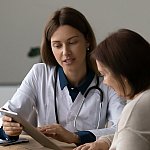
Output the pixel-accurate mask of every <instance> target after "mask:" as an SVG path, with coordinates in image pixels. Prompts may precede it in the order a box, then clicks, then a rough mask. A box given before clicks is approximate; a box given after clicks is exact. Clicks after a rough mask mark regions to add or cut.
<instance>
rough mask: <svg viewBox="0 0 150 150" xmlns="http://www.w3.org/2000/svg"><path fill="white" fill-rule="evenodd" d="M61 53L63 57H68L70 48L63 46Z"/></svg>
mask: <svg viewBox="0 0 150 150" xmlns="http://www.w3.org/2000/svg"><path fill="white" fill-rule="evenodd" d="M62 52H63V55H70V54H71V50H70V47H69V46H68V45H67V44H64V45H63V49H62Z"/></svg>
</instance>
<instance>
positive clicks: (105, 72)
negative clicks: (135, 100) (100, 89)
mask: <svg viewBox="0 0 150 150" xmlns="http://www.w3.org/2000/svg"><path fill="white" fill-rule="evenodd" d="M96 64H97V67H98V71H99V72H100V73H101V74H102V76H103V77H104V80H103V83H104V84H106V85H108V86H109V87H111V88H113V89H114V90H115V91H116V93H117V94H118V95H119V96H122V97H125V98H128V97H126V96H125V95H124V91H123V88H122V86H121V84H120V82H118V81H117V80H116V78H115V77H114V76H113V74H112V72H111V71H110V70H109V69H108V68H107V67H105V66H104V65H103V64H101V63H100V62H99V61H97V60H96ZM122 79H123V81H124V84H125V90H126V92H127V94H128V93H129V92H130V90H131V89H130V86H129V84H128V83H127V81H126V79H125V78H123V77H122Z"/></svg>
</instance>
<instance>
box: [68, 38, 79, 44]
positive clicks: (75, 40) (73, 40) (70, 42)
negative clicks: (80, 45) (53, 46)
mask: <svg viewBox="0 0 150 150" xmlns="http://www.w3.org/2000/svg"><path fill="white" fill-rule="evenodd" d="M77 42H78V40H77V39H72V40H70V41H68V43H69V44H76V43H77Z"/></svg>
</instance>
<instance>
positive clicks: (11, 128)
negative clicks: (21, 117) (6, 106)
mask: <svg viewBox="0 0 150 150" xmlns="http://www.w3.org/2000/svg"><path fill="white" fill-rule="evenodd" d="M2 121H3V130H4V131H5V133H6V134H7V135H9V136H18V135H20V134H21V132H22V129H23V127H22V126H21V125H20V124H19V123H17V122H13V119H12V118H11V117H8V116H4V117H3V118H2Z"/></svg>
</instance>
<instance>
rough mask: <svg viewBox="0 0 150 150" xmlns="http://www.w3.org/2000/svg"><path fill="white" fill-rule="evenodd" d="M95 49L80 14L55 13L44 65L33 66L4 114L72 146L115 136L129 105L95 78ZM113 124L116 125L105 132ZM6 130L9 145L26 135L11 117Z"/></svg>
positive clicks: (46, 33)
mask: <svg viewBox="0 0 150 150" xmlns="http://www.w3.org/2000/svg"><path fill="white" fill-rule="evenodd" d="M95 47H96V41H95V36H94V33H93V31H92V28H91V26H90V25H89V23H88V22H87V20H86V18H85V17H84V16H83V15H82V14H81V13H80V12H79V11H77V10H75V9H73V8H69V7H65V8H62V9H60V10H58V11H56V12H55V13H54V15H53V16H52V17H51V18H50V19H49V20H48V23H47V25H46V27H45V30H44V34H43V39H42V43H41V55H42V59H43V62H44V63H39V64H35V65H34V66H33V68H32V69H31V70H30V72H29V73H28V74H27V76H26V77H25V79H24V80H23V82H22V84H21V86H20V87H19V89H18V90H17V92H16V93H15V94H14V96H13V97H12V99H11V100H10V101H8V102H7V103H6V104H5V105H4V106H3V108H5V109H9V110H12V111H15V112H18V113H19V114H21V115H22V116H23V117H24V118H25V119H27V120H28V121H30V122H31V123H32V124H34V125H35V126H37V127H39V128H38V129H39V130H40V131H41V132H43V133H44V134H45V135H47V136H50V137H53V138H55V139H57V140H60V141H64V142H67V143H76V144H83V143H86V142H92V141H95V140H96V138H98V137H100V136H102V135H106V134H112V133H114V132H115V129H116V128H115V127H116V123H117V121H118V119H119V116H120V113H121V111H122V109H123V107H124V105H125V102H123V100H122V99H121V98H120V97H119V96H118V95H117V94H116V93H115V92H114V90H113V89H111V88H109V87H107V86H106V85H104V84H103V83H102V80H103V78H102V77H100V76H98V75H97V74H96V67H95V66H96V65H95V62H94V61H92V59H90V56H89V53H90V52H91V51H92V50H93V49H94V48H95ZM91 87H92V88H91ZM34 112H36V115H34V117H32V114H33V113H34ZM33 118H34V119H33ZM108 121H109V122H110V124H111V125H110V126H109V128H105V126H106V123H107V122H108ZM3 129H4V131H5V136H7V138H8V139H12V138H13V139H14V138H16V136H18V135H19V134H21V132H22V127H21V125H20V124H19V123H14V122H13V121H12V118H9V117H6V116H4V117H3Z"/></svg>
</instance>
